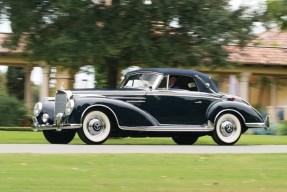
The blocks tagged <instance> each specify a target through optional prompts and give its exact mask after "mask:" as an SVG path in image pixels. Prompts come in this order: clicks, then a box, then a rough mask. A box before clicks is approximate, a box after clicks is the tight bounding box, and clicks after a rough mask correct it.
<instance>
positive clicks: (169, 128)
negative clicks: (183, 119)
mask: <svg viewBox="0 0 287 192" xmlns="http://www.w3.org/2000/svg"><path fill="white" fill-rule="evenodd" d="M120 129H122V130H125V131H144V132H211V131H213V129H214V127H213V126H212V125H159V126H141V127H127V126H120Z"/></svg>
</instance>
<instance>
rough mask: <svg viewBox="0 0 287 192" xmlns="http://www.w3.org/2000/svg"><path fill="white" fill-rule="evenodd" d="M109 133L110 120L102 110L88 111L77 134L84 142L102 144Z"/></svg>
mask: <svg viewBox="0 0 287 192" xmlns="http://www.w3.org/2000/svg"><path fill="white" fill-rule="evenodd" d="M110 133H111V121H110V118H109V117H108V116H107V114H106V113H104V112H102V111H91V112H89V113H88V114H87V115H86V116H85V118H84V120H83V126H82V128H81V129H79V131H78V135H79V137H80V138H81V140H82V141H83V142H85V143H86V144H91V145H93V144H102V143H104V142H105V141H106V140H107V139H108V138H109V135H110Z"/></svg>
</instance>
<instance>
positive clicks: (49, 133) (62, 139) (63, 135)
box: [43, 130, 76, 144]
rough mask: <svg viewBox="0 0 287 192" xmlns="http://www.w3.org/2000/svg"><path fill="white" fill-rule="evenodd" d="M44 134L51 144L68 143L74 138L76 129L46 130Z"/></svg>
mask: <svg viewBox="0 0 287 192" xmlns="http://www.w3.org/2000/svg"><path fill="white" fill-rule="evenodd" d="M43 135H44V137H45V138H46V140H47V141H49V142H50V143H51V144H68V143H70V142H71V141H72V140H73V139H74V137H75V135H76V130H62V131H55V130H44V131H43Z"/></svg>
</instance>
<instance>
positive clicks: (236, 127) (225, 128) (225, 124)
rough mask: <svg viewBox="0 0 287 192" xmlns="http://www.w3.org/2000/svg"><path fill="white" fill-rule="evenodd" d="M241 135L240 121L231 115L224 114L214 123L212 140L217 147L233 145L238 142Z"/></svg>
mask: <svg viewBox="0 0 287 192" xmlns="http://www.w3.org/2000/svg"><path fill="white" fill-rule="evenodd" d="M241 133H242V125H241V122H240V120H239V119H238V118H237V117H236V116H235V115H233V114H230V113H225V114H223V115H221V116H220V117H219V118H218V120H217V121H216V123H215V129H214V131H213V133H212V138H213V140H214V141H215V142H216V143H217V144H219V145H233V144H235V143H236V142H237V141H238V140H239V138H240V136H241Z"/></svg>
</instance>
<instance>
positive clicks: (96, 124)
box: [88, 119, 105, 135]
mask: <svg viewBox="0 0 287 192" xmlns="http://www.w3.org/2000/svg"><path fill="white" fill-rule="evenodd" d="M104 129H105V126H104V122H103V121H102V120H101V119H91V120H90V121H89V123H88V131H89V133H90V134H91V135H100V134H101V133H102V132H103V131H104Z"/></svg>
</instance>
